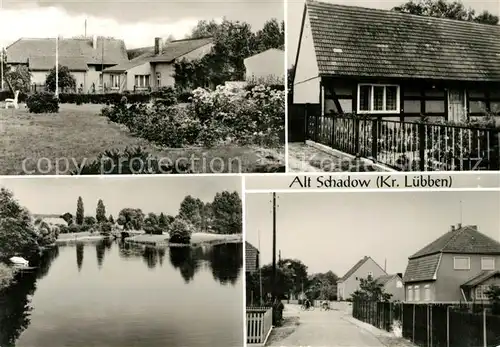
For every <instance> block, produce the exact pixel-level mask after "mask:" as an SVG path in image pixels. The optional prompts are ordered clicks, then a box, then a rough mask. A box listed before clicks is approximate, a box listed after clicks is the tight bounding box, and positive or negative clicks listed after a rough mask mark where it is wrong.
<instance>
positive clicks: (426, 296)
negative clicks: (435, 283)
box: [424, 284, 431, 301]
mask: <svg viewBox="0 0 500 347" xmlns="http://www.w3.org/2000/svg"><path fill="white" fill-rule="evenodd" d="M424 300H425V301H431V286H430V285H428V284H426V285H425V286H424Z"/></svg>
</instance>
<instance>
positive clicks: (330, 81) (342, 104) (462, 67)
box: [293, 0, 500, 121]
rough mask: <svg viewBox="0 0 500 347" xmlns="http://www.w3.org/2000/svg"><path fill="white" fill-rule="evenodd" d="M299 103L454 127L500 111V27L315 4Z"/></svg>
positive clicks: (298, 82) (306, 27)
mask: <svg viewBox="0 0 500 347" xmlns="http://www.w3.org/2000/svg"><path fill="white" fill-rule="evenodd" d="M295 69H296V70H295V77H294V87H293V93H294V95H293V102H294V103H295V104H311V105H318V106H319V108H320V110H321V115H324V114H331V113H333V114H353V113H355V114H365V115H369V116H371V117H374V116H376V117H384V118H390V119H393V120H414V119H416V117H420V116H421V115H426V116H429V117H436V118H441V119H443V118H444V119H446V120H451V121H457V120H462V119H464V117H467V116H479V115H483V114H485V112H487V111H490V112H493V113H499V112H500V26H498V25H486V24H479V23H472V22H467V21H458V20H451V19H443V18H433V17H425V16H417V15H412V14H405V13H399V12H395V11H387V10H381V9H373V8H362V7H354V6H345V5H337V4H331V3H324V2H318V1H312V0H307V1H306V3H305V6H304V12H303V17H302V24H301V30H300V37H299V45H298V50H297V55H296V60H295Z"/></svg>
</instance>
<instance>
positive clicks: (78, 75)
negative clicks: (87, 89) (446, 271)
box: [31, 70, 86, 89]
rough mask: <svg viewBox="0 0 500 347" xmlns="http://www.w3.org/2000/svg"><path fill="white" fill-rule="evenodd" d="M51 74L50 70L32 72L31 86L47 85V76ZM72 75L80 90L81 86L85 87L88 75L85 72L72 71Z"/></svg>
mask: <svg viewBox="0 0 500 347" xmlns="http://www.w3.org/2000/svg"><path fill="white" fill-rule="evenodd" d="M48 74H49V70H46V71H31V84H36V85H45V80H46V79H47V75H48ZM71 75H73V77H75V81H76V88H77V89H78V88H79V86H80V84H83V85H84V86H85V79H86V73H85V72H83V71H76V72H75V71H72V72H71Z"/></svg>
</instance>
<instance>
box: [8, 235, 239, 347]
mask: <svg viewBox="0 0 500 347" xmlns="http://www.w3.org/2000/svg"><path fill="white" fill-rule="evenodd" d="M242 250H243V247H242V244H241V243H232V244H224V245H218V246H207V247H198V248H170V249H168V248H164V249H157V248H149V247H144V246H137V245H130V244H126V243H123V242H119V241H110V240H102V241H96V242H92V243H81V244H76V245H64V246H58V247H56V248H54V249H52V250H50V251H48V252H47V253H46V254H44V256H43V258H42V259H41V261H40V264H39V267H38V268H37V269H36V270H32V271H25V272H23V273H20V274H18V281H17V283H16V284H14V285H12V286H10V287H9V288H7V289H4V290H2V291H0V346H1V347H8V346H17V347H59V346H64V347H73V346H75V347H76V346H79V347H94V346H95V347H134V346H141V347H143V346H144V347H156V346H161V347H176V346H182V347H188V346H192V347H196V346H217V347H235V346H242V345H243V280H242V277H243V274H242V273H241V272H242V263H243V256H242Z"/></svg>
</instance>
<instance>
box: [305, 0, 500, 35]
mask: <svg viewBox="0 0 500 347" xmlns="http://www.w3.org/2000/svg"><path fill="white" fill-rule="evenodd" d="M310 3H312V4H320V5H326V6H332V7H347V8H362V9H365V10H372V11H377V12H384V13H394V14H395V15H402V16H411V17H413V18H421V19H423V20H425V19H431V20H438V21H439V20H443V21H448V22H453V23H456V22H462V23H468V24H471V25H479V26H488V27H497V29H498V30H500V25H492V24H485V23H478V22H472V21H467V20H459V19H451V18H442V17H433V16H422V15H418V14H413V13H405V12H398V11H393V10H392V9H391V10H386V9H382V8H373V7H365V6H353V5H344V4H334V3H330V2H325V1H317V0H306V4H307V5H308V4H310Z"/></svg>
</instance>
